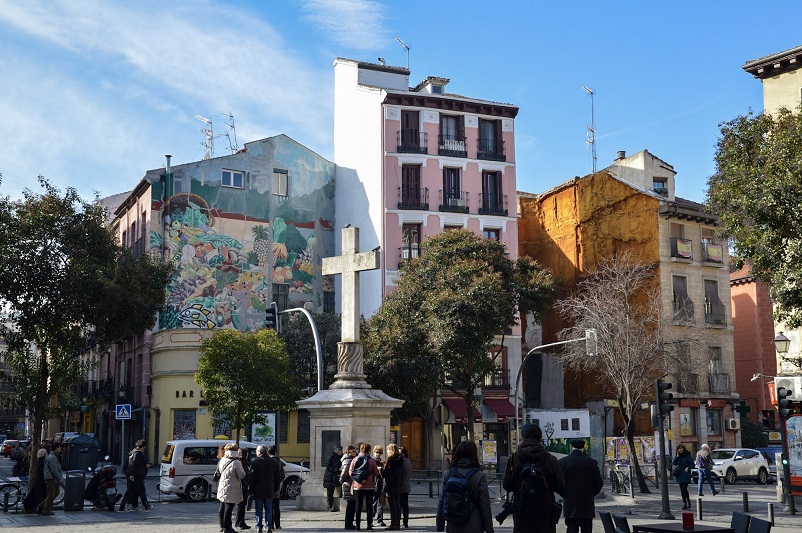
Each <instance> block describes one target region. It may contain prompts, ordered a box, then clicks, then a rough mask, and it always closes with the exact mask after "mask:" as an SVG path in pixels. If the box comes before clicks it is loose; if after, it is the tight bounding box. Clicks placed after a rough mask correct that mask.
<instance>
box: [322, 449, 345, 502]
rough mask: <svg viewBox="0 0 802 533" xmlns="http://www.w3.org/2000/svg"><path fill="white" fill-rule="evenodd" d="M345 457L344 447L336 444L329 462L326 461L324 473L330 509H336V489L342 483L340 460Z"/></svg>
mask: <svg viewBox="0 0 802 533" xmlns="http://www.w3.org/2000/svg"><path fill="white" fill-rule="evenodd" d="M342 458H343V447H342V446H335V447H334V450H333V451H332V452H331V457H329V462H328V463H326V472H325V473H324V474H323V487H324V488H325V489H326V503H328V506H329V511H332V512H333V511H334V510H335V509H334V489H335V488H337V487H338V486H339V485H340V483H339V479H340V462H341V461H342Z"/></svg>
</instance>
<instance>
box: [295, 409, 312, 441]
mask: <svg viewBox="0 0 802 533" xmlns="http://www.w3.org/2000/svg"><path fill="white" fill-rule="evenodd" d="M298 442H307V443H308V442H309V411H307V410H306V409H299V410H298Z"/></svg>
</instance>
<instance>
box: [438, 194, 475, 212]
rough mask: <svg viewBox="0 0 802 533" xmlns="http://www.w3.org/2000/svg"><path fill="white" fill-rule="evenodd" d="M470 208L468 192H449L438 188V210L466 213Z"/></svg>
mask: <svg viewBox="0 0 802 533" xmlns="http://www.w3.org/2000/svg"><path fill="white" fill-rule="evenodd" d="M469 210H470V202H469V201H468V193H467V192H460V193H450V192H447V191H443V190H442V189H441V190H440V211H446V212H450V213H468V211H469Z"/></svg>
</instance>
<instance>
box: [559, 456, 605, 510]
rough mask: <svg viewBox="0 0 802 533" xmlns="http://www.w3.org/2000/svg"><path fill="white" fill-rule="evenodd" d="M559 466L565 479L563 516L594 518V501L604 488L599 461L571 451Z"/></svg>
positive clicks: (560, 461) (561, 460)
mask: <svg viewBox="0 0 802 533" xmlns="http://www.w3.org/2000/svg"><path fill="white" fill-rule="evenodd" d="M559 465H560V468H561V469H562V471H563V478H564V479H565V492H564V493H563V495H562V496H563V500H564V501H563V516H565V518H594V517H595V516H596V507H595V505H594V503H593V499H594V497H595V496H596V495H597V494H598V493H599V492H601V489H602V487H603V486H604V481H602V477H601V474H600V473H599V463H598V461H596V459H593V458H592V457H588V455H587V454H586V453H585V452H583V451H580V450H571V453H570V454H569V455H567V456H565V457H563V458H562V459H560V460H559Z"/></svg>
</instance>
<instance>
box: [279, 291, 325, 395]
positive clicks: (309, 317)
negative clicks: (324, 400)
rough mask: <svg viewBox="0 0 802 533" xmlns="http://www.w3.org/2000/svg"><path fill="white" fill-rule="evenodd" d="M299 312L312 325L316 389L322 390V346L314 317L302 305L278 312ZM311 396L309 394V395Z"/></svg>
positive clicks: (282, 313)
mask: <svg viewBox="0 0 802 533" xmlns="http://www.w3.org/2000/svg"><path fill="white" fill-rule="evenodd" d="M296 312H297V313H301V314H303V315H304V316H305V317H306V319H307V320H308V321H309V325H310V326H312V336H313V337H314V338H315V353H316V354H317V390H318V391H322V390H323V371H324V369H323V347H322V346H321V344H320V335H319V334H318V332H317V326H316V325H315V319H314V318H313V317H312V313H310V312H309V311H308V310H306V309H304V308H303V307H293V308H292V309H286V310H284V311H280V312H279V314H281V315H284V314H287V313H296ZM277 323H278V322H277ZM310 396H311V395H310Z"/></svg>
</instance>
